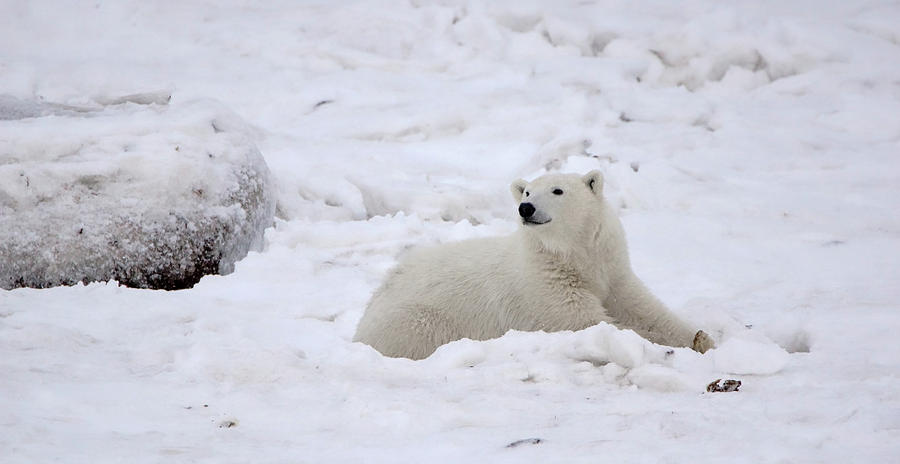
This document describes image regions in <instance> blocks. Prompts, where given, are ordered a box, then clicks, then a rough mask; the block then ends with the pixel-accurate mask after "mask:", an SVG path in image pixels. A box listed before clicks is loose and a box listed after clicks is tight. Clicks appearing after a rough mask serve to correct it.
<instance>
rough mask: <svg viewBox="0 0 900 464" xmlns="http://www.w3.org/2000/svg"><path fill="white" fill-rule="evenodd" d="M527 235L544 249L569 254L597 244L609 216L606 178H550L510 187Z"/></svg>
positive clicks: (596, 175)
mask: <svg viewBox="0 0 900 464" xmlns="http://www.w3.org/2000/svg"><path fill="white" fill-rule="evenodd" d="M510 189H511V190H512V194H513V197H514V198H515V199H516V201H518V202H519V217H520V219H521V221H522V228H523V229H524V233H525V234H526V235H528V236H529V237H533V238H535V239H537V240H538V241H539V242H540V243H541V244H542V245H543V247H544V248H546V249H548V250H552V251H559V252H568V251H572V249H573V248H580V247H583V246H585V245H587V244H588V242H589V241H592V240H596V238H597V234H598V232H599V231H600V229H601V226H602V224H601V223H602V221H603V218H604V216H605V214H604V212H605V207H604V200H603V175H602V174H601V173H600V171H591V172H589V173H587V174H585V175H583V176H579V175H577V174H547V175H544V176H541V177H538V178H537V179H535V180H533V181H531V182H526V181H524V180H521V179H519V180H517V181H515V182H513V183H512V185H511V186H510Z"/></svg>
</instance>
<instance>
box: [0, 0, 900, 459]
mask: <svg viewBox="0 0 900 464" xmlns="http://www.w3.org/2000/svg"><path fill="white" fill-rule="evenodd" d="M0 26H2V27H0V95H7V96H9V97H11V98H17V99H25V100H28V99H32V100H33V99H39V100H43V101H44V102H52V103H54V104H63V105H90V104H102V103H104V102H109V101H114V100H115V99H116V98H118V97H120V96H123V95H130V94H135V93H146V92H149V93H151V94H153V93H155V92H170V91H171V92H172V95H173V98H172V104H178V103H179V102H188V101H192V100H195V99H198V98H214V99H217V100H220V101H222V102H223V103H224V104H225V105H226V106H227V107H229V108H231V109H232V110H234V111H235V112H236V113H237V114H239V115H240V116H241V117H242V118H244V119H245V120H246V121H247V122H248V123H249V124H250V125H251V126H252V128H251V130H252V131H253V132H255V136H256V137H257V138H258V140H257V145H258V146H259V148H260V150H261V152H262V153H263V155H264V156H265V158H266V161H267V163H268V164H269V166H270V168H271V170H272V173H273V175H274V177H275V181H276V182H277V190H278V192H277V195H278V198H277V201H278V207H277V211H276V215H277V216H278V219H277V221H276V222H277V223H276V227H275V228H273V229H270V230H269V231H268V232H267V235H266V246H265V250H264V251H263V252H261V253H251V254H250V256H248V257H247V258H246V259H244V260H243V261H241V262H239V263H238V264H237V268H236V271H235V272H234V273H233V274H230V275H228V276H212V277H207V278H204V279H203V280H202V281H201V282H200V283H199V284H198V285H197V286H196V287H195V288H193V289H191V290H186V291H178V292H164V291H147V290H136V289H129V288H124V287H119V286H117V285H116V284H115V283H114V282H111V283H95V284H91V285H88V286H78V287H71V288H53V289H46V290H34V289H19V290H13V291H0V462H3V463H18V462H22V463H25V462H28V463H31V462H52V461H59V462H67V463H77V462H90V463H96V462H160V461H174V462H217V463H218V462H311V463H317V462H426V461H427V462H470V461H471V462H598V461H599V462H606V461H609V462H707V461H708V462H735V463H758V462H786V463H787V462H790V463H796V462H836V463H837V462H840V463H844V462H867V461H871V462H891V461H896V460H898V459H900V388H898V385H897V382H898V381H900V344H898V343H897V336H896V331H897V330H898V328H900V283H898V282H900V259H898V258H900V182H898V180H900V158H898V157H900V116H898V115H900V6H897V5H896V4H891V2H867V1H857V2H838V1H834V2H813V1H795V2H788V1H762V2H715V1H685V2H655V1H654V2H618V1H598V2H591V1H580V2H576V1H572V2H552V1H546V2H537V3H535V2H519V1H499V2H490V3H487V2H477V1H470V2H463V1H460V2H455V1H445V2H427V1H417V0H413V1H408V2H400V1H367V2H328V1H319V2H314V1H311V2H295V1H270V2H255V1H249V0H248V1H222V0H219V1H215V2H211V1H187V0H183V1H179V2H168V1H167V2H142V1H137V0H135V1H112V2H103V1H98V0H93V1H81V2H55V1H50V0H47V1H37V0H29V1H27V2H26V1H16V0H4V1H0ZM0 124H18V122H16V121H0ZM45 128H46V138H47V140H48V141H52V140H53V137H54V129H55V128H54V124H53V119H52V118H47V119H46V125H45ZM8 148H9V147H8V145H5V144H4V140H0V151H3V150H6V149H8ZM594 168H597V169H602V170H603V171H604V173H605V176H606V193H607V195H608V196H609V197H610V198H611V199H612V200H613V201H614V202H615V204H616V205H618V206H619V207H620V208H621V215H622V220H623V222H624V224H625V227H626V230H627V233H628V234H629V240H630V245H631V251H632V258H633V261H634V266H635V270H636V271H637V273H638V275H640V276H641V277H642V278H643V279H644V280H645V281H646V282H647V283H648V285H649V286H650V287H651V288H652V289H653V290H654V291H655V292H656V294H657V295H658V296H659V297H660V298H661V299H662V300H663V301H665V302H666V303H667V304H668V305H670V307H671V308H672V309H673V310H675V311H676V312H679V313H680V314H682V315H684V317H686V318H688V319H690V320H693V321H694V322H695V323H697V324H698V325H699V326H701V327H704V328H706V329H708V331H709V332H710V333H711V334H712V335H713V336H714V337H716V338H718V340H719V341H720V345H721V347H720V348H719V349H718V350H715V351H713V352H710V353H707V354H706V355H703V356H701V355H699V354H696V353H693V352H691V351H688V350H684V349H678V350H675V352H674V354H666V350H665V349H664V348H661V347H658V346H654V345H651V344H649V343H647V342H645V341H643V340H641V339H640V338H638V337H637V336H636V335H634V334H633V333H631V332H623V331H618V330H616V329H614V328H612V327H610V326H606V325H600V326H597V327H594V328H591V329H588V330H585V331H582V332H579V333H556V334H543V333H510V334H507V335H506V336H505V337H503V338H501V339H498V340H493V341H488V342H478V343H476V342H471V341H460V342H456V343H453V344H450V345H447V346H444V347H442V348H441V349H439V350H438V352H437V353H435V355H433V356H432V357H431V358H429V359H426V360H423V361H419V362H413V361H409V360H403V359H388V358H383V357H381V356H380V355H378V354H377V353H376V352H375V351H373V350H372V349H370V348H368V347H366V346H364V345H360V344H353V343H351V342H350V339H351V337H352V335H353V332H354V329H355V325H356V322H357V321H358V320H359V318H360V316H361V315H362V312H363V309H364V307H365V304H366V301H367V300H368V297H369V295H370V294H371V292H372V291H373V290H374V288H375V287H376V286H377V285H378V284H379V282H380V279H381V278H382V276H383V275H384V273H385V271H386V270H387V269H389V268H390V266H391V265H392V264H393V263H394V262H395V261H396V257H397V255H398V254H399V253H400V252H401V251H402V250H404V249H405V248H407V247H409V246H412V245H418V244H429V243H437V242H445V241H451V240H459V239H464V238H468V237H475V236H485V235H494V234H504V233H508V232H509V231H511V230H513V229H514V228H515V227H516V225H515V221H514V219H515V214H516V213H515V204H514V203H513V202H512V200H511V198H510V195H509V193H508V188H507V186H508V185H509V183H510V182H511V181H512V180H513V179H515V178H517V177H534V176H537V175H539V174H541V173H543V172H545V171H546V170H565V171H575V172H585V171H587V170H589V169H594ZM744 326H752V328H751V329H749V330H748V329H746V328H745V327H744ZM720 377H721V378H737V379H740V380H742V381H743V386H742V387H741V390H740V392H738V393H704V386H705V384H706V383H708V382H710V381H712V380H715V379H716V378H720ZM528 439H539V440H528ZM520 440H525V441H520ZM510 444H515V445H513V446H508V445H510Z"/></svg>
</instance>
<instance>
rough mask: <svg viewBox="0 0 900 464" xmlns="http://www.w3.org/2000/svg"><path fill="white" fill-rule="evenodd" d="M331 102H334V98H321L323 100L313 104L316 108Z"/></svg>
mask: <svg viewBox="0 0 900 464" xmlns="http://www.w3.org/2000/svg"><path fill="white" fill-rule="evenodd" d="M329 103H334V100H321V101H319V102H318V103H316V104H315V105H313V109H316V108H318V107H320V106H324V105H327V104H329Z"/></svg>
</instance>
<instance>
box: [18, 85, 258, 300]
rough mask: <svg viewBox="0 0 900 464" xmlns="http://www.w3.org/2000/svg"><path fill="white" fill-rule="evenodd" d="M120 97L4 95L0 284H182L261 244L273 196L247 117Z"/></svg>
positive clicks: (224, 267) (199, 104)
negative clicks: (77, 104) (45, 99)
mask: <svg viewBox="0 0 900 464" xmlns="http://www.w3.org/2000/svg"><path fill="white" fill-rule="evenodd" d="M123 101H127V102H125V103H119V102H113V103H117V104H111V105H108V106H99V107H85V108H72V107H61V106H54V105H47V104H42V103H33V102H32V103H29V102H26V101H22V100H15V99H11V98H6V99H0V114H3V115H4V116H5V117H6V119H5V120H0V287H2V288H6V289H10V288H16V287H37V288H44V287H52V286H57V285H72V284H75V283H77V282H90V281H106V280H110V279H115V280H118V281H119V282H120V283H122V284H125V285H128V286H133V287H140V288H161V289H178V288H186V287H191V286H192V285H193V284H194V283H196V282H197V281H198V280H199V279H200V278H201V277H202V276H204V275H207V274H227V273H230V272H231V271H232V270H233V269H234V263H235V261H237V260H239V259H241V258H243V257H244V256H246V254H247V252H248V251H249V250H251V249H256V250H258V249H261V247H262V237H263V230H264V229H265V228H266V227H267V226H269V225H270V224H271V223H272V218H273V214H274V198H273V195H272V193H271V186H270V180H269V177H270V174H269V170H268V167H267V166H266V164H265V161H264V160H263V158H262V155H261V154H260V152H259V150H257V148H256V146H255V145H254V143H253V139H252V137H251V133H250V131H249V129H248V128H247V127H246V125H245V124H244V123H243V122H242V121H241V120H240V119H239V118H238V117H236V116H235V115H233V114H232V113H230V112H229V111H228V110H227V109H225V108H223V107H222V106H221V105H220V104H217V103H215V102H211V101H196V102H192V103H186V104H181V105H172V106H169V105H164V104H135V103H131V102H130V100H127V99H126V100H123ZM14 115H19V116H22V118H20V119H16V118H14V117H13V116H14ZM48 132H49V133H50V134H51V136H50V137H48V136H47V134H48Z"/></svg>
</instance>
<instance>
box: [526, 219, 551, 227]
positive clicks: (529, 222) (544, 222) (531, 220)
mask: <svg viewBox="0 0 900 464" xmlns="http://www.w3.org/2000/svg"><path fill="white" fill-rule="evenodd" d="M550 221H552V219H547V220H546V221H543V222H541V221H535V220H534V219H531V218H524V219H522V224H531V225H533V226H539V225H541V224H546V223H548V222H550Z"/></svg>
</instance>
